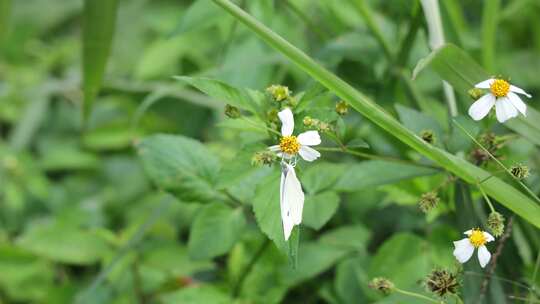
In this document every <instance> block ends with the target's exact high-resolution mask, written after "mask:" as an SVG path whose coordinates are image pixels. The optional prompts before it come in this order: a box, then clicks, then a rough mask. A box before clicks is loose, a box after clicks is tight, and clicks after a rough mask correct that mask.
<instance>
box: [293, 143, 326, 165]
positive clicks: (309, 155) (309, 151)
mask: <svg viewBox="0 0 540 304" xmlns="http://www.w3.org/2000/svg"><path fill="white" fill-rule="evenodd" d="M298 154H300V156H302V158H303V159H304V160H306V161H309V162H310V161H314V160H316V159H317V158H319V156H321V153H319V151H317V150H315V149H313V148H311V147H308V146H300V150H299V151H298Z"/></svg>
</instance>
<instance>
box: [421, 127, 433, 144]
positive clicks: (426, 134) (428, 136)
mask: <svg viewBox="0 0 540 304" xmlns="http://www.w3.org/2000/svg"><path fill="white" fill-rule="evenodd" d="M420 137H422V139H423V140H424V141H425V142H427V143H428V144H433V143H435V139H436V138H435V133H433V131H432V130H423V131H422V132H420Z"/></svg>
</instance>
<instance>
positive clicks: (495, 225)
mask: <svg viewBox="0 0 540 304" xmlns="http://www.w3.org/2000/svg"><path fill="white" fill-rule="evenodd" d="M486 224H487V226H488V228H489V230H491V232H492V233H493V235H495V236H496V237H499V236H501V235H502V234H503V233H504V216H503V215H502V214H500V213H499V212H496V211H493V212H491V213H490V214H489V216H488V219H487V223H486Z"/></svg>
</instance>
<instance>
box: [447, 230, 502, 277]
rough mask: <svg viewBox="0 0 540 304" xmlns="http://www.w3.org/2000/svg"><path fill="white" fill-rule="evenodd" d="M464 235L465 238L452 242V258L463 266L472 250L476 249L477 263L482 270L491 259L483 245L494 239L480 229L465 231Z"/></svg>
mask: <svg viewBox="0 0 540 304" xmlns="http://www.w3.org/2000/svg"><path fill="white" fill-rule="evenodd" d="M464 234H465V235H467V238H464V239H462V240H459V241H455V242H454V246H455V249H454V256H455V257H456V259H457V260H458V261H459V262H460V263H462V264H463V263H465V262H467V261H468V260H469V259H470V258H471V256H472V255H473V253H474V249H475V248H477V249H478V261H479V262H480V266H481V267H482V268H484V267H485V266H486V265H487V263H488V262H489V259H490V258H491V254H490V253H489V251H488V250H487V248H486V245H485V244H486V243H488V242H491V241H494V240H495V238H494V237H493V236H492V235H491V234H489V233H487V232H485V231H482V230H480V229H471V230H467V231H465V232H464Z"/></svg>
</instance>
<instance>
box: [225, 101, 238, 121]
mask: <svg viewBox="0 0 540 304" xmlns="http://www.w3.org/2000/svg"><path fill="white" fill-rule="evenodd" d="M225 115H227V117H229V118H232V119H235V118H239V117H240V116H241V114H240V110H239V109H238V108H237V107H235V106H231V105H230V104H226V105H225Z"/></svg>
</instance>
